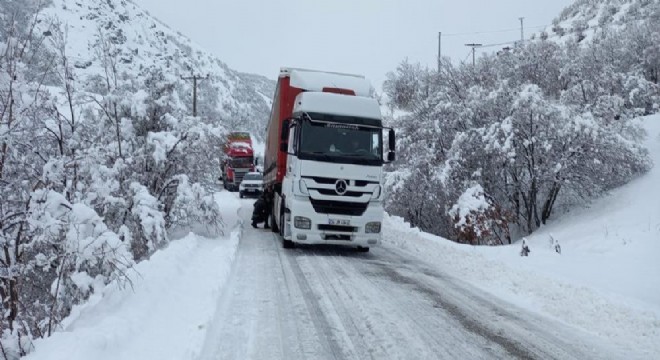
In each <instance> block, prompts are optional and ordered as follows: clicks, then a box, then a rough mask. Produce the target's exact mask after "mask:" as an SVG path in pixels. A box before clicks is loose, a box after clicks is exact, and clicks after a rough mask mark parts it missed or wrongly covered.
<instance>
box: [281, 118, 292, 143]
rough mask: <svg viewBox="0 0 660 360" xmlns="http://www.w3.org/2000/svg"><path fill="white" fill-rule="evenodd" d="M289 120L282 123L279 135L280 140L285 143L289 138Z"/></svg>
mask: <svg viewBox="0 0 660 360" xmlns="http://www.w3.org/2000/svg"><path fill="white" fill-rule="evenodd" d="M290 122H291V121H290V119H286V120H284V121H282V133H281V134H280V140H282V141H286V140H287V139H288V138H289V123H290Z"/></svg>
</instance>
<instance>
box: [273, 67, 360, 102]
mask: <svg viewBox="0 0 660 360" xmlns="http://www.w3.org/2000/svg"><path fill="white" fill-rule="evenodd" d="M284 76H288V77H289V78H290V79H291V83H290V85H291V86H293V87H296V88H299V89H302V90H304V91H316V92H321V91H324V89H327V88H328V87H331V88H337V89H346V90H352V92H353V93H354V95H357V96H365V97H368V96H370V94H371V92H372V87H371V83H370V82H369V80H367V79H365V78H364V76H361V75H352V74H344V73H337V72H326V71H316V70H308V69H297V68H282V69H280V77H284Z"/></svg>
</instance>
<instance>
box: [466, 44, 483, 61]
mask: <svg viewBox="0 0 660 360" xmlns="http://www.w3.org/2000/svg"><path fill="white" fill-rule="evenodd" d="M465 46H469V47H471V48H472V66H474V65H475V64H476V63H475V60H474V53H475V51H476V49H477V48H478V47H480V46H483V44H465Z"/></svg>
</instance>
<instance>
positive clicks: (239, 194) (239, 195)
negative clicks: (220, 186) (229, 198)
mask: <svg viewBox="0 0 660 360" xmlns="http://www.w3.org/2000/svg"><path fill="white" fill-rule="evenodd" d="M243 196H244V195H243V192H242V191H241V192H239V193H238V197H240V198H241V199H242V198H243Z"/></svg>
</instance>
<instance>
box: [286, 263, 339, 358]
mask: <svg viewBox="0 0 660 360" xmlns="http://www.w3.org/2000/svg"><path fill="white" fill-rule="evenodd" d="M294 251H299V250H294ZM284 259H286V260H287V262H288V265H289V268H290V269H291V270H292V271H293V273H294V275H295V279H296V281H297V283H298V286H299V287H300V289H301V290H302V295H303V299H304V301H305V304H306V306H307V310H308V311H309V313H310V315H311V319H312V321H313V323H314V327H315V329H316V331H317V334H318V336H319V341H320V343H321V344H322V346H323V348H324V349H325V350H326V352H327V354H328V355H331V356H332V358H333V359H336V360H342V359H345V356H344V352H343V351H342V348H341V346H340V345H339V343H338V342H337V340H336V338H335V336H334V334H333V332H332V327H331V326H330V322H329V321H328V319H327V318H326V316H325V314H324V312H323V310H322V308H321V305H320V304H319V301H318V299H317V298H316V294H315V293H314V291H313V290H312V287H311V286H310V284H309V281H308V279H307V277H306V276H305V274H304V273H303V271H302V269H301V268H300V264H298V261H297V259H296V257H295V256H291V255H289V256H284Z"/></svg>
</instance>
